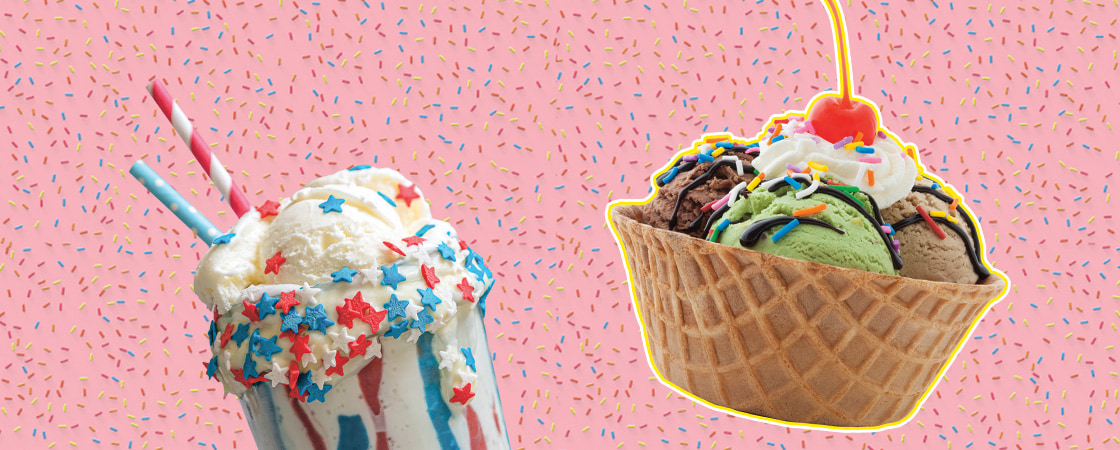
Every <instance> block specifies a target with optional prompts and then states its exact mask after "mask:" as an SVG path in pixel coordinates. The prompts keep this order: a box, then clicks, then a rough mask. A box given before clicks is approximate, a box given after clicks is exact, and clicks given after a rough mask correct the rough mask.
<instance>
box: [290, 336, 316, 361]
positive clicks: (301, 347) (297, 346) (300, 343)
mask: <svg viewBox="0 0 1120 450" xmlns="http://www.w3.org/2000/svg"><path fill="white" fill-rule="evenodd" d="M309 338H310V336H308V335H306V334H302V335H298V336H296V337H295V339H293V340H292V346H291V347H290V348H288V351H289V352H291V354H292V356H294V357H295V358H294V359H295V360H296V361H300V360H302V359H303V355H306V354H308V353H311V346H310V345H308V344H307V340H308V339H309Z"/></svg>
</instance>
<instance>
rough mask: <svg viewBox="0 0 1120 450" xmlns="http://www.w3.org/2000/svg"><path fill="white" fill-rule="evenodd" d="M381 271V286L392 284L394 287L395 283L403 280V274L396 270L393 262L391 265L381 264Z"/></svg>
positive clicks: (394, 287)
mask: <svg viewBox="0 0 1120 450" xmlns="http://www.w3.org/2000/svg"><path fill="white" fill-rule="evenodd" d="M381 273H382V274H384V276H383V277H381V285H382V286H392V287H393V289H396V288H397V284H398V283H400V282H402V281H404V280H405V278H404V275H401V273H400V271H398V270H397V263H393V265H391V266H381Z"/></svg>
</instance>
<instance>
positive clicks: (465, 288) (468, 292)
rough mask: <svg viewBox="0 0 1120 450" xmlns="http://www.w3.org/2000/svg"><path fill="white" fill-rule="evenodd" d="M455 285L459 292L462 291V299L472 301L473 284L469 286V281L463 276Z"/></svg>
mask: <svg viewBox="0 0 1120 450" xmlns="http://www.w3.org/2000/svg"><path fill="white" fill-rule="evenodd" d="M455 287H458V288H459V292H462V293H463V300H467V301H469V302H471V303H474V286H471V283H470V282H468V281H467V279H466V278H463V281H460V282H459V284H456V285H455Z"/></svg>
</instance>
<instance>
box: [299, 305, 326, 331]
mask: <svg viewBox="0 0 1120 450" xmlns="http://www.w3.org/2000/svg"><path fill="white" fill-rule="evenodd" d="M303 314H304V317H303V323H304V324H305V325H307V328H308V329H311V330H316V331H318V332H320V333H326V332H327V327H329V326H331V325H334V322H333V321H332V320H331V319H328V318H327V312H326V311H325V310H324V309H323V305H315V306H310V307H307V308H305V309H304V311H303Z"/></svg>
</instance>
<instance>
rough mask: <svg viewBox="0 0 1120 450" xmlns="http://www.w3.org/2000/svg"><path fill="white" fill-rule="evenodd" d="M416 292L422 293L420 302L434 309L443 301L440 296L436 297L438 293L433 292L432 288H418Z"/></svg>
mask: <svg viewBox="0 0 1120 450" xmlns="http://www.w3.org/2000/svg"><path fill="white" fill-rule="evenodd" d="M416 292H419V293H420V303H423V304H424V306H427V307H429V308H432V311H435V310H436V305H438V304H440V303H443V300H440V299H439V297H436V293H435V292H432V288H424V289H417V290H416Z"/></svg>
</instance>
